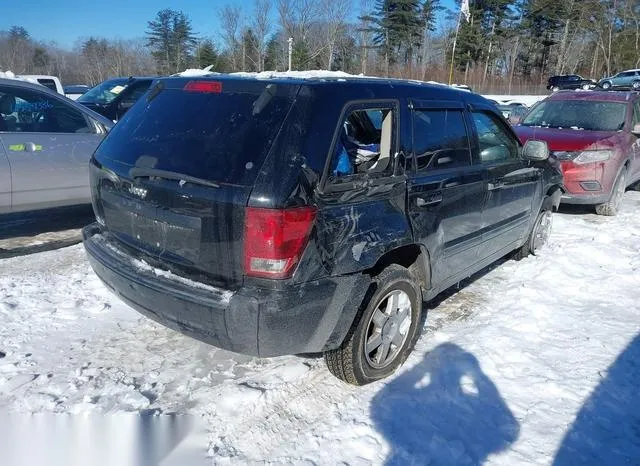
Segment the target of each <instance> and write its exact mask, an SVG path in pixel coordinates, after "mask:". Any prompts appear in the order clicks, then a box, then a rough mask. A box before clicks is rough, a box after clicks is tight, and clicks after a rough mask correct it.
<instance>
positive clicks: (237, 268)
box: [91, 78, 299, 289]
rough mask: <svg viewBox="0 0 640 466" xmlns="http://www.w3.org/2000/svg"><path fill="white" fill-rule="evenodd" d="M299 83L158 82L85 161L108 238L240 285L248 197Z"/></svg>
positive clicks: (187, 271) (193, 273) (174, 266)
mask: <svg viewBox="0 0 640 466" xmlns="http://www.w3.org/2000/svg"><path fill="white" fill-rule="evenodd" d="M298 88H299V86H298V85H296V84H292V83H282V84H280V83H278V84H275V83H272V82H265V81H256V80H247V79H239V78H235V79H229V78H227V79H219V80H212V79H206V78H205V79H197V80H189V79H184V78H169V79H165V80H161V81H159V82H158V83H157V84H156V85H155V86H154V87H152V88H151V89H150V91H149V93H148V94H147V95H146V96H145V97H144V98H142V99H141V100H140V101H138V102H137V103H136V104H135V105H134V106H133V107H132V108H131V110H129V111H128V112H127V113H126V114H125V116H124V117H123V119H122V120H120V122H119V123H118V124H117V125H115V127H114V128H113V130H112V131H111V132H110V134H109V135H108V136H107V138H105V140H104V142H103V143H102V144H101V145H100V147H99V148H98V150H97V151H96V153H95V155H94V157H93V159H92V168H91V180H92V183H91V184H92V196H93V204H94V210H95V212H96V217H97V218H98V221H99V222H100V223H101V224H102V225H103V229H104V230H105V231H106V232H107V234H108V236H109V238H111V239H112V240H114V241H117V242H118V243H120V245H121V246H123V247H124V248H126V249H128V250H129V252H130V253H131V254H132V255H134V256H137V257H138V258H139V259H143V260H145V261H146V262H148V263H150V265H152V266H157V267H160V268H164V269H168V270H171V271H173V272H176V273H179V274H182V275H188V276H189V277H190V278H195V279H197V280H200V281H203V282H207V283H211V284H213V285H217V286H225V287H227V288H229V289H234V288H237V287H238V286H239V285H241V284H242V277H243V250H242V249H243V235H244V222H245V210H246V206H247V202H248V199H249V196H250V194H251V190H252V188H253V184H254V182H255V180H256V178H257V176H258V173H259V172H260V169H261V167H262V165H263V163H264V161H265V160H266V158H267V156H268V154H269V152H270V150H271V148H272V147H274V143H275V142H276V140H277V138H278V135H279V134H280V130H281V128H282V126H283V124H284V122H285V120H286V118H287V115H288V113H289V111H290V109H291V106H292V104H293V102H294V99H295V96H296V93H297V91H298Z"/></svg>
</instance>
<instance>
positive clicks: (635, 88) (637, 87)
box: [631, 81, 640, 91]
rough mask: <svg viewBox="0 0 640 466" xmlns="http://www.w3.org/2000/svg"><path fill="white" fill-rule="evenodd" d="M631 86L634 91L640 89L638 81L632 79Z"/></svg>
mask: <svg viewBox="0 0 640 466" xmlns="http://www.w3.org/2000/svg"><path fill="white" fill-rule="evenodd" d="M631 88H632V89H633V90H634V91H640V81H634V82H633V83H631Z"/></svg>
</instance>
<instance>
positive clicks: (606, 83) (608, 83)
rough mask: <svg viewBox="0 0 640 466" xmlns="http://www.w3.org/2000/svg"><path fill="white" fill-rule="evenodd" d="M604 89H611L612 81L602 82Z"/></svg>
mask: <svg viewBox="0 0 640 466" xmlns="http://www.w3.org/2000/svg"><path fill="white" fill-rule="evenodd" d="M602 89H604V90H605V91H608V90H609V89H611V83H610V82H604V83H602Z"/></svg>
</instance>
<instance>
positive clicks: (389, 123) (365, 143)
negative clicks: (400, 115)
mask: <svg viewBox="0 0 640 466" xmlns="http://www.w3.org/2000/svg"><path fill="white" fill-rule="evenodd" d="M394 126H395V124H394V111H393V110H392V109H390V108H375V107H372V108H362V109H357V110H353V111H351V112H349V113H348V114H347V117H346V118H345V119H344V121H343V122H342V124H341V128H340V134H339V136H338V140H337V142H336V145H335V148H334V150H333V157H332V163H331V173H330V176H331V177H333V178H337V177H345V176H351V175H358V174H365V173H390V172H391V170H392V163H391V156H392V152H391V147H392V143H393V141H394V140H395V139H394Z"/></svg>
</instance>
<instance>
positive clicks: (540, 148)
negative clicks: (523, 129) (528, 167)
mask: <svg viewBox="0 0 640 466" xmlns="http://www.w3.org/2000/svg"><path fill="white" fill-rule="evenodd" d="M522 155H523V157H524V158H525V159H527V160H531V161H534V162H541V161H543V160H547V159H548V158H549V146H547V143H546V142H544V141H534V140H529V141H527V142H526V143H525V145H524V149H523V150H522Z"/></svg>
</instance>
